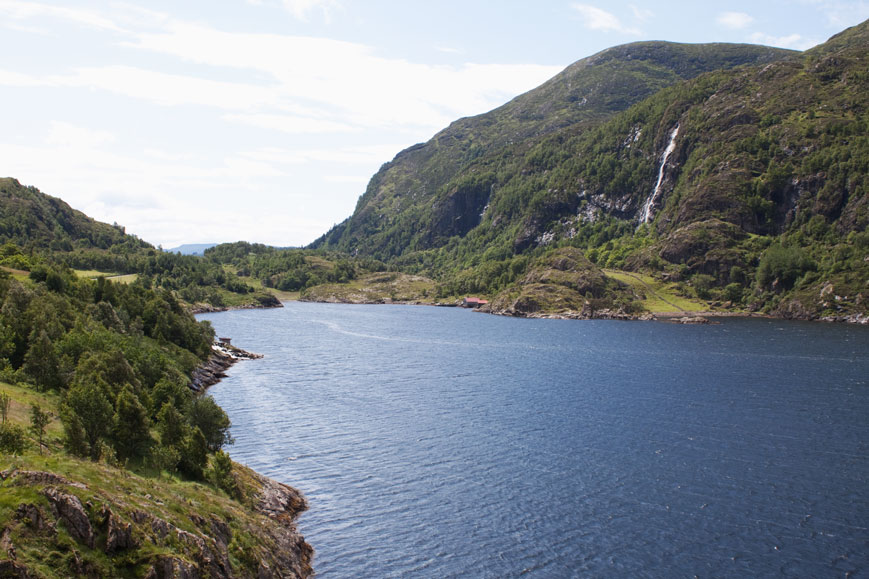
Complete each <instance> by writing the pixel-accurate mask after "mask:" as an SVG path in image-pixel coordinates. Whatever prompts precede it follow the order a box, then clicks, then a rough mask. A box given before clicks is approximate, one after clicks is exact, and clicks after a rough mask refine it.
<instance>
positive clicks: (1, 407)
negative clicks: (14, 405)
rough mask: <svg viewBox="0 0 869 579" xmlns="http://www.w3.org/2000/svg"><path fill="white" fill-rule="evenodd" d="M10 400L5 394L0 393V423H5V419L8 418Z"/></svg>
mask: <svg viewBox="0 0 869 579" xmlns="http://www.w3.org/2000/svg"><path fill="white" fill-rule="evenodd" d="M10 402H11V398H10V397H9V395H8V394H6V393H5V392H0V418H2V419H3V420H2V421H0V423H2V424H5V423H6V417H7V416H9V403H10Z"/></svg>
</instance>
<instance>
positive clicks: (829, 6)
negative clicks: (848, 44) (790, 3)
mask: <svg viewBox="0 0 869 579" xmlns="http://www.w3.org/2000/svg"><path fill="white" fill-rule="evenodd" d="M810 3H811V4H817V5H819V7H820V11H821V12H822V13H823V14H824V15H825V16H826V18H827V24H828V25H829V26H830V27H832V28H836V29H842V28H845V27H847V26H853V25H854V23H855V22H862V21H864V20H866V19H867V18H869V2H865V1H863V0H857V1H850V2H847V1H841V0H813V1H810Z"/></svg>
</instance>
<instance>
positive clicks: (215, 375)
mask: <svg viewBox="0 0 869 579" xmlns="http://www.w3.org/2000/svg"><path fill="white" fill-rule="evenodd" d="M259 358H262V354H254V353H253V352H247V351H245V350H242V349H241V348H236V347H235V346H231V345H228V344H221V343H220V342H215V343H214V344H212V346H211V356H210V357H209V358H208V360H207V361H206V362H204V363H203V364H201V365H200V366H199V367H198V368H196V369H195V370H194V371H193V373H192V375H191V376H190V389H191V390H193V391H194V392H196V393H201V392H204V391H205V390H206V389H207V388H208V387H209V386H214V385H215V384H217V383H218V382H220V380H221V379H223V378H226V370H227V369H229V367H230V366H232V365H233V364H235V363H236V362H238V361H239V360H255V359H259Z"/></svg>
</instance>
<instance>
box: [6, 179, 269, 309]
mask: <svg viewBox="0 0 869 579" xmlns="http://www.w3.org/2000/svg"><path fill="white" fill-rule="evenodd" d="M203 247H211V245H207V246H205V245H204V244H203ZM43 262H48V263H51V264H54V265H63V266H66V267H69V268H74V269H77V270H80V271H82V270H84V271H83V274H82V275H87V276H91V277H98V276H100V275H103V276H105V277H110V278H111V277H114V276H119V275H123V277H124V278H125V279H126V280H127V281H133V280H136V283H138V284H139V285H142V286H146V287H154V288H162V289H166V290H170V291H172V292H175V295H176V297H178V298H180V299H181V300H183V301H184V302H186V303H187V304H188V305H194V304H198V305H197V306H196V307H197V309H203V310H204V309H213V308H223V307H274V306H280V302H279V301H278V300H277V299H276V298H275V297H274V296H273V295H271V293H270V292H267V291H263V290H262V289H261V288H260V287H259V286H260V284H259V283H257V282H254V283H253V284H251V283H247V281H245V280H244V279H242V278H241V277H240V276H238V275H234V274H233V272H228V271H227V270H226V269H225V268H224V267H223V265H222V264H220V263H217V262H216V261H214V260H209V259H204V258H203V257H202V256H197V255H195V254H189V255H182V254H180V253H173V252H161V251H158V250H157V249H156V248H155V247H154V246H153V245H151V244H150V243H146V242H145V241H142V240H141V239H139V238H138V237H136V236H135V235H129V234H127V233H126V232H125V229H124V227H123V226H121V225H118V224H113V225H109V224H107V223H101V222H99V221H96V220H94V219H92V218H90V217H88V216H87V215H85V214H84V213H82V212H81V211H78V210H75V209H73V208H71V207H70V206H69V205H68V204H67V203H65V202H64V201H62V200H61V199H58V198H56V197H52V196H51V195H47V194H45V193H43V192H41V191H40V190H39V189H37V188H36V187H32V186H25V185H22V184H21V183H19V182H18V181H17V180H15V179H12V178H6V179H0V266H5V267H7V268H11V269H18V270H26V271H32V268H41V267H42V263H43Z"/></svg>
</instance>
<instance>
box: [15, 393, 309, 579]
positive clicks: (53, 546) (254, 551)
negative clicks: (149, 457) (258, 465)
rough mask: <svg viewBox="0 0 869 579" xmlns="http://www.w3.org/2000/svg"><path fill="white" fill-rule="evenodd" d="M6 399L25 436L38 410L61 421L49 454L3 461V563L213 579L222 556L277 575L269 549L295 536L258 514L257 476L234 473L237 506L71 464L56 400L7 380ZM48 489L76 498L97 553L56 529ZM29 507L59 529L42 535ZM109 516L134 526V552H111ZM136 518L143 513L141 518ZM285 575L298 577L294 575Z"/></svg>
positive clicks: (215, 496)
mask: <svg viewBox="0 0 869 579" xmlns="http://www.w3.org/2000/svg"><path fill="white" fill-rule="evenodd" d="M0 392H3V393H6V394H8V395H9V396H10V397H11V399H12V400H11V404H10V412H9V416H8V420H9V422H11V423H13V424H18V425H20V426H22V427H24V428H27V427H28V426H29V423H30V405H31V404H34V403H37V404H39V405H40V406H41V407H42V408H43V410H48V411H50V412H51V413H52V415H53V416H54V417H55V418H53V420H52V422H51V423H50V424H49V426H48V428H47V432H46V436H45V449H43V452H41V453H40V452H39V449H38V448H37V444H36V441H35V440H34V439H32V438H30V439H29V440H28V447H27V449H26V450H25V452H24V453H23V454H21V455H17V456H12V455H9V454H6V453H3V454H0V472H3V473H5V475H4V476H3V477H0V478H6V477H8V478H6V480H0V536H2V537H4V538H3V539H2V540H0V565H2V564H3V563H4V561H5V562H7V563H8V562H9V561H13V560H14V562H15V563H16V564H18V565H20V566H22V567H26V568H27V569H28V570H29V571H30V572H32V573H35V574H37V576H40V577H69V576H80V575H90V576H98V577H142V576H144V575H145V574H146V573H147V572H148V571H149V569H151V567H152V566H154V565H155V564H159V562H160V561H161V560H169V561H175V562H174V563H172V564H173V565H175V566H176V567H175V569H176V572H179V571H178V569H179V566H180V567H183V566H184V565H195V566H197V567H198V568H199V569H200V570H201V571H203V572H205V573H206V574H212V575H219V574H220V573H219V572H218V571H217V570H216V569H217V568H215V567H211V571H208V569H209V566H208V565H209V563H208V561H209V560H215V561H220V560H221V558H223V559H224V560H225V562H227V563H228V565H229V572H230V573H232V574H234V575H235V576H240V577H254V576H256V575H257V572H258V567H259V565H260V562H261V561H268V562H271V563H272V568H273V569H275V568H276V567H275V562H274V559H273V555H274V553H270V551H271V550H277V549H282V550H286V549H287V548H288V547H287V545H286V544H283V543H280V542H276V541H275V539H274V537H275V536H278V535H281V533H286V532H287V530H291V529H292V525H291V523H289V522H288V521H287V520H286V519H285V520H283V521H277V520H274V519H270V518H268V517H266V516H264V515H263V514H261V513H259V512H257V510H256V508H255V505H256V504H257V502H258V500H259V495H260V492H261V491H262V489H263V479H262V477H260V476H259V475H256V474H255V473H253V471H250V470H249V469H247V468H245V467H242V466H240V465H234V466H233V468H234V476H235V479H236V481H238V483H239V485H240V488H241V495H242V498H241V500H236V499H233V498H230V497H229V496H227V495H226V494H225V493H224V492H223V491H220V490H218V489H216V488H214V487H212V486H210V485H206V484H201V483H196V482H190V481H184V480H181V479H179V478H177V477H174V476H171V475H168V474H166V473H154V472H149V471H148V469H145V468H138V469H137V470H133V471H131V470H127V469H125V468H118V467H114V466H111V465H107V464H104V463H95V462H92V461H89V460H84V459H78V458H74V457H71V456H69V455H67V454H65V453H64V452H63V448H62V438H61V437H62V427H61V425H60V422H59V420H57V418H56V416H57V408H58V404H59V396H58V395H57V394H54V393H38V392H35V391H33V390H31V389H30V388H26V387H22V386H12V385H9V384H6V383H2V382H0ZM15 470H17V471H37V472H44V473H51V475H49V476H51V477H52V478H50V479H48V480H38V481H27V480H26V477H25V476H22V475H18V476H16V475H14V474H11V475H10V473H12V472H13V471H15ZM57 477H62V478H57ZM48 487H53V488H57V489H58V490H59V491H60V492H62V493H64V494H71V495H74V496H76V497H78V499H79V500H80V501H81V503H82V504H83V505H84V507H85V511H86V513H87V516H88V519H89V522H90V524H91V525H92V527H93V530H94V534H95V540H94V546H93V548H90V547H88V546H87V545H85V544H83V543H82V541H81V540H78V539H76V538H75V536H74V534H72V533H70V529H69V528H68V527H67V525H66V523H65V522H63V521H59V522H54V517H53V516H52V514H51V512H52V511H51V507H50V502H49V500H48V498H47V497H46V496H45V494H44V489H45V488H48ZM298 501H300V502H298V504H295V505H291V508H292V509H295V510H296V511H299V510H303V509H304V502H303V499H301V497H298ZM27 504H29V505H35V506H36V507H37V508H38V509H39V512H40V513H41V515H42V516H43V517H45V519H46V520H47V521H48V522H49V524H50V525H53V528H51V526H43V527H42V528H39V526H38V525H37V524H36V521H33V519H32V518H28V517H22V516H21V514H20V513H19V509H20V506H21V505H27ZM109 512H111V516H113V517H115V520H116V522H120V525H121V526H124V525H126V524H129V525H130V534H131V536H132V537H133V539H134V541H135V543H136V544H135V545H134V546H132V547H129V548H125V549H120V550H118V551H117V552H115V553H107V552H106V545H107V524H108V521H107V516H108V513H109ZM139 513H145V515H144V517H143V516H142V515H140V514H139ZM295 514H296V513H295V512H293V513H292V515H295ZM161 521H162V522H161ZM163 522H165V523H166V524H167V526H165V527H164V526H163ZM161 528H165V529H167V531H166V534H165V536H161V534H162V533H163V531H161V530H160V529H161ZM215 529H218V530H219V531H220V532H215ZM224 531H225V532H224ZM221 534H223V535H224V538H225V539H227V540H226V541H225V544H221V540H222V539H221V537H220V535H221ZM203 546H204V547H203ZM292 546H294V545H290V547H292ZM295 546H297V547H298V548H299V549H300V550H301V551H305V550H306V549H309V548H308V547H307V546H306V545H304V543H300V542H299V543H296V544H295ZM285 554H286V553H285ZM290 554H291V555H294V556H295V555H299V553H290ZM13 555H14V556H13ZM305 557H307V558H308V560H307V561H308V562H306V563H304V564H303V565H302V567H306V566H307V565H308V563H309V557H310V552H307V555H302V556H301V558H302V559H304V558H305ZM270 558H271V559H270ZM0 568H2V567H0ZM308 569H309V568H308ZM281 571H282V572H284V573H287V575H286V576H295V575H293V570H292V569H290V568H285V569H284V568H282V569H281Z"/></svg>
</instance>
